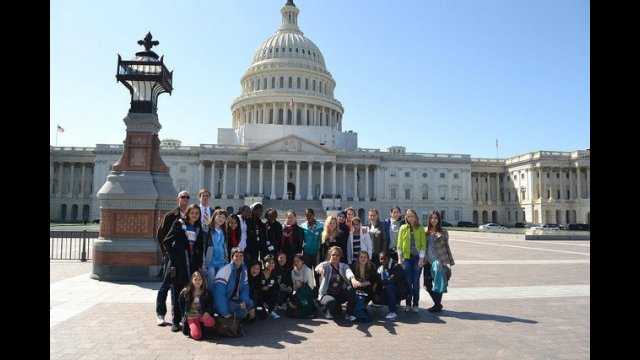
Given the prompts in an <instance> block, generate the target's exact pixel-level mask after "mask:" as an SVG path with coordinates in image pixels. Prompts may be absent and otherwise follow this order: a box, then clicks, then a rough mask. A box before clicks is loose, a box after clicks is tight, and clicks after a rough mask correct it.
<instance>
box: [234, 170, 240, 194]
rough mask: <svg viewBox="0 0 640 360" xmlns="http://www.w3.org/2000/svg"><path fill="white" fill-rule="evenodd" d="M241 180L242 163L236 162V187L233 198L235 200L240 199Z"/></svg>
mask: <svg viewBox="0 0 640 360" xmlns="http://www.w3.org/2000/svg"><path fill="white" fill-rule="evenodd" d="M239 180H240V162H239V161H236V181H235V184H234V185H235V186H234V188H233V198H234V199H239V198H240V195H239V194H238V187H239V185H238V182H239Z"/></svg>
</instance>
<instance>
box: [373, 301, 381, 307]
mask: <svg viewBox="0 0 640 360" xmlns="http://www.w3.org/2000/svg"><path fill="white" fill-rule="evenodd" d="M369 306H371V307H381V306H384V305H380V304H375V303H374V302H373V301H369Z"/></svg>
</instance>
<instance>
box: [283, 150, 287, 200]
mask: <svg viewBox="0 0 640 360" xmlns="http://www.w3.org/2000/svg"><path fill="white" fill-rule="evenodd" d="M288 171H289V162H288V161H286V160H285V162H284V176H283V177H282V178H283V179H284V187H283V189H282V200H285V199H288V198H289V197H288V196H287V176H288V175H289V174H287V172H288Z"/></svg>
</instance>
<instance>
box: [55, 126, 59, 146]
mask: <svg viewBox="0 0 640 360" xmlns="http://www.w3.org/2000/svg"><path fill="white" fill-rule="evenodd" d="M58 126H60V125H58ZM59 132H60V131H58V128H57V127H56V145H55V146H56V147H58V133H59Z"/></svg>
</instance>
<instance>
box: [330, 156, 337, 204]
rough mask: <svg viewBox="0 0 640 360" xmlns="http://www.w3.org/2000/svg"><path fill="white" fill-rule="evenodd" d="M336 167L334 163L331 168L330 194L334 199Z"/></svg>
mask: <svg viewBox="0 0 640 360" xmlns="http://www.w3.org/2000/svg"><path fill="white" fill-rule="evenodd" d="M336 166H338V165H337V164H336V162H335V161H334V162H333V166H332V167H331V193H332V194H333V195H332V197H335V196H336V193H337V192H338V191H337V190H336Z"/></svg>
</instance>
